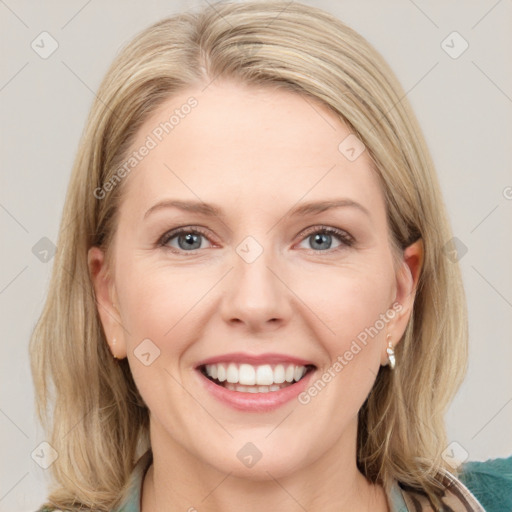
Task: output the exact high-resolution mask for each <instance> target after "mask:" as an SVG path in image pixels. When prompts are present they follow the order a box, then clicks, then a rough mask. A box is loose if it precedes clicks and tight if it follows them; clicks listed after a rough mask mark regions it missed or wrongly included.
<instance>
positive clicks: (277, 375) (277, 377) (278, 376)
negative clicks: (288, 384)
mask: <svg viewBox="0 0 512 512" xmlns="http://www.w3.org/2000/svg"><path fill="white" fill-rule="evenodd" d="M284 381H285V373H284V366H283V365H282V364H278V365H277V366H276V367H275V368H274V382H275V383H276V384H282V383H283V382H284Z"/></svg>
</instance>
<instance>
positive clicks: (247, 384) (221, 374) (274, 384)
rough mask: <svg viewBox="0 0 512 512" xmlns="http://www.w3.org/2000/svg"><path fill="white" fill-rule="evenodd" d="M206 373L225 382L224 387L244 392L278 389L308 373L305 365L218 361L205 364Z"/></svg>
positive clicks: (263, 391)
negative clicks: (257, 364)
mask: <svg viewBox="0 0 512 512" xmlns="http://www.w3.org/2000/svg"><path fill="white" fill-rule="evenodd" d="M205 371H206V374H207V375H208V376H209V377H211V378H212V379H214V380H218V381H219V382H225V381H226V382H225V384H224V387H226V388H227V389H231V390H233V391H241V392H244V393H268V392H269V391H278V390H279V389H282V388H283V387H286V386H288V385H289V384H291V383H293V382H294V381H296V382H298V381H299V380H300V379H302V377H304V375H305V374H306V371H307V369H306V367H305V366H298V365H294V364H288V365H283V364H277V365H275V366H274V367H273V366H272V365H270V364H263V365H259V366H253V365H251V364H247V363H242V364H240V365H239V364H237V363H229V364H226V363H217V364H207V365H206V366H205Z"/></svg>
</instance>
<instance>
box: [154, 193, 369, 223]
mask: <svg viewBox="0 0 512 512" xmlns="http://www.w3.org/2000/svg"><path fill="white" fill-rule="evenodd" d="M342 207H352V208H356V209H358V210H359V211H361V212H362V213H364V214H365V215H367V216H368V217H371V215H370V212H369V211H368V209H367V208H365V207H364V206H363V205H362V204H360V203H358V202H356V201H353V200H352V199H348V198H341V199H332V200H327V201H311V202H308V203H301V204H299V205H298V206H296V207H295V208H293V209H292V210H291V211H290V212H289V213H288V214H287V216H292V217H305V216H307V215H315V214H318V213H322V212H324V211H326V210H330V209H332V208H342ZM167 208H177V209H179V210H184V211H187V212H192V213H199V214H201V215H206V216H209V217H219V218H224V214H223V211H222V209H221V208H220V207H219V206H215V205H213V204H208V203H203V202H202V201H182V200H177V199H165V200H163V201H160V202H158V203H156V204H154V205H153V206H152V207H151V208H149V210H148V211H147V212H146V213H145V214H144V219H146V218H147V217H148V216H149V215H150V214H152V213H154V212H156V211H158V210H162V209H167Z"/></svg>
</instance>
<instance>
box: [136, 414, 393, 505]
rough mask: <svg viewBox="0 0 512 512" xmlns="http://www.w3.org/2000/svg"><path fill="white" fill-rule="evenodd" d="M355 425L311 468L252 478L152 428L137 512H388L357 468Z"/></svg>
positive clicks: (381, 492) (379, 492)
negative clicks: (202, 456) (149, 459)
mask: <svg viewBox="0 0 512 512" xmlns="http://www.w3.org/2000/svg"><path fill="white" fill-rule="evenodd" d="M356 426H357V425H354V426H353V427H354V428H350V429H349V430H350V432H346V435H343V436H342V437H340V440H339V442H338V443H337V444H336V446H334V447H331V448H330V449H328V450H327V451H326V453H324V454H323V455H322V456H321V457H320V458H318V459H317V460H316V461H314V462H313V463H312V464H309V465H307V466H305V467H302V468H300V469H298V470H296V471H294V472H286V471H285V472H284V473H283V471H282V468H281V469H280V470H278V469H277V468H276V471H275V472H274V473H275V474H277V473H280V474H279V476H277V477H276V476H275V475H273V474H272V471H266V472H265V476H263V477H261V478H258V479H250V478H247V477H244V476H238V475H237V474H235V473H234V472H227V473H225V472H222V471H220V470H218V469H217V468H215V467H213V466H212V465H210V464H208V463H206V462H205V461H203V460H199V459H198V458H197V457H196V456H194V455H193V454H191V453H190V452H188V451H186V450H184V448H183V446H181V445H179V444H177V443H175V442H173V440H171V439H170V438H169V437H168V436H166V435H165V434H164V433H163V432H162V431H161V430H160V429H159V428H158V427H155V426H154V424H152V425H151V445H152V447H153V464H152V465H151V466H150V468H149V469H148V471H147V473H146V476H145V478H144V482H143V487H142V499H141V512H174V511H188V512H196V511H201V512H218V511H222V512H235V511H236V512H239V511H240V510H244V512H257V511H261V510H280V511H282V512H297V511H300V510H307V511H308V512H317V511H318V512H320V511H322V512H330V511H332V512H334V511H335V512H349V511H351V512H352V511H354V510H358V511H361V512H362V511H367V510H368V511H370V510H371V511H372V512H387V511H388V510H389V508H388V504H387V499H386V495H385V493H384V490H383V488H382V487H381V486H379V485H373V484H371V483H370V482H368V481H367V479H366V478H365V477H364V476H363V475H362V474H361V473H360V472H359V471H358V470H357V466H356V457H355V445H356V428H355V427H356ZM349 440H350V441H351V442H350V443H349V442H348V441H349Z"/></svg>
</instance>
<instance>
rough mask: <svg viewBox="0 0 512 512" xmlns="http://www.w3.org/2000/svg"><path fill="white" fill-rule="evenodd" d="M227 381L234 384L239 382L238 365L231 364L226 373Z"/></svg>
mask: <svg viewBox="0 0 512 512" xmlns="http://www.w3.org/2000/svg"><path fill="white" fill-rule="evenodd" d="M226 380H227V381H228V382H231V383H232V384H236V383H237V382H238V368H237V366H236V364H234V363H229V365H228V369H227V371H226Z"/></svg>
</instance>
